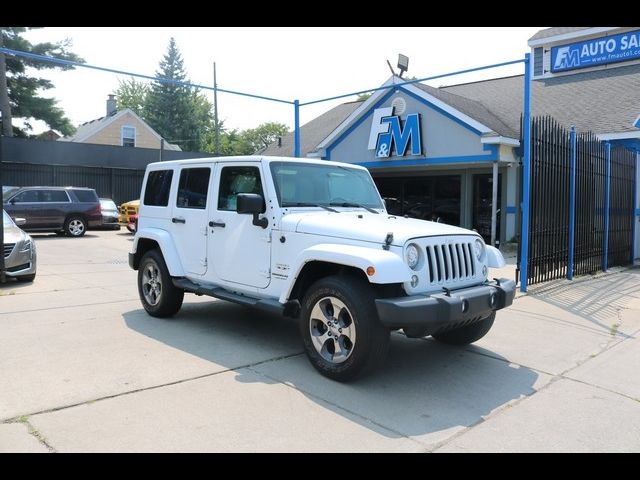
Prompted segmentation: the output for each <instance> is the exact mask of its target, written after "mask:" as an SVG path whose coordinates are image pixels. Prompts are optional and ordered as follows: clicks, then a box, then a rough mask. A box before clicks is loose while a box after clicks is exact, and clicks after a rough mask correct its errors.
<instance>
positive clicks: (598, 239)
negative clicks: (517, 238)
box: [518, 117, 636, 285]
mask: <svg viewBox="0 0 640 480" xmlns="http://www.w3.org/2000/svg"><path fill="white" fill-rule="evenodd" d="M635 168H636V167H635V155H634V153H633V152H631V151H629V150H627V149H625V148H623V147H616V148H611V146H610V145H608V144H607V143H603V142H601V141H599V140H598V139H597V138H596V136H595V135H593V134H592V133H580V134H577V133H576V132H575V130H573V129H572V130H569V129H567V128H564V127H562V126H561V125H559V124H558V123H557V122H556V121H555V120H554V119H552V118H551V117H538V118H534V119H532V121H531V174H530V182H531V183H530V203H529V234H528V255H527V283H528V284H529V285H533V284H536V283H541V282H545V281H548V280H553V279H557V278H564V277H566V278H569V279H571V278H573V275H574V274H575V275H584V274H589V273H594V272H597V271H599V270H606V269H607V268H608V267H609V266H615V265H626V264H629V263H630V262H631V252H632V248H633V220H634V208H633V192H634V189H635ZM518 261H519V262H520V258H519V260H518Z"/></svg>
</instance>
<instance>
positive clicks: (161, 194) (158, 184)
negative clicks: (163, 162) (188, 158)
mask: <svg viewBox="0 0 640 480" xmlns="http://www.w3.org/2000/svg"><path fill="white" fill-rule="evenodd" d="M172 178H173V170H154V171H152V172H149V176H148V177H147V188H146V190H145V192H144V204H145V205H151V206H153V207H166V206H167V205H168V204H169V192H170V191H171V179H172Z"/></svg>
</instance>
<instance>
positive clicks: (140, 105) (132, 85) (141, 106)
mask: <svg viewBox="0 0 640 480" xmlns="http://www.w3.org/2000/svg"><path fill="white" fill-rule="evenodd" d="M148 93H149V85H148V84H147V83H145V82H142V81H138V80H136V79H135V78H131V79H129V80H119V81H118V88H117V89H116V101H117V102H118V110H124V109H125V108H130V109H131V110H133V111H134V112H136V114H137V115H139V116H141V117H143V118H144V116H145V108H146V104H147V95H148Z"/></svg>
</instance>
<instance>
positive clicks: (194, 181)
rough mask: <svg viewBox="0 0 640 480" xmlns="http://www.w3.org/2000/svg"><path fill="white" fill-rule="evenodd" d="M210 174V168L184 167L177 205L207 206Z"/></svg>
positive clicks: (182, 206) (186, 206)
mask: <svg viewBox="0 0 640 480" xmlns="http://www.w3.org/2000/svg"><path fill="white" fill-rule="evenodd" d="M210 176H211V169H210V168H184V169H182V171H181V172H180V183H179V185H178V197H177V198H176V206H177V207H180V208H199V209H204V208H206V207H207V190H208V189H209V178H210Z"/></svg>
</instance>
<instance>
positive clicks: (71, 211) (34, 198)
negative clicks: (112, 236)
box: [3, 187, 102, 237]
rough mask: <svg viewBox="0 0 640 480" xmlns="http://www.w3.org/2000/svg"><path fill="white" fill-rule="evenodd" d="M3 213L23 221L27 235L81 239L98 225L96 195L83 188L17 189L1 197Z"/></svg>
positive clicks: (100, 222)
mask: <svg viewBox="0 0 640 480" xmlns="http://www.w3.org/2000/svg"><path fill="white" fill-rule="evenodd" d="M3 202H4V209H5V210H6V211H7V213H8V214H9V215H11V216H13V217H21V218H24V219H25V220H26V223H25V225H24V226H23V230H26V231H28V232H56V233H59V234H61V235H62V234H67V235H69V236H70V237H81V236H83V235H84V234H85V233H86V231H87V228H90V227H97V226H100V225H101V224H102V212H101V210H100V201H99V200H98V195H97V194H96V191H95V190H94V189H92V188H83V187H20V188H16V189H12V190H9V191H8V192H5V193H4V194H3Z"/></svg>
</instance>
